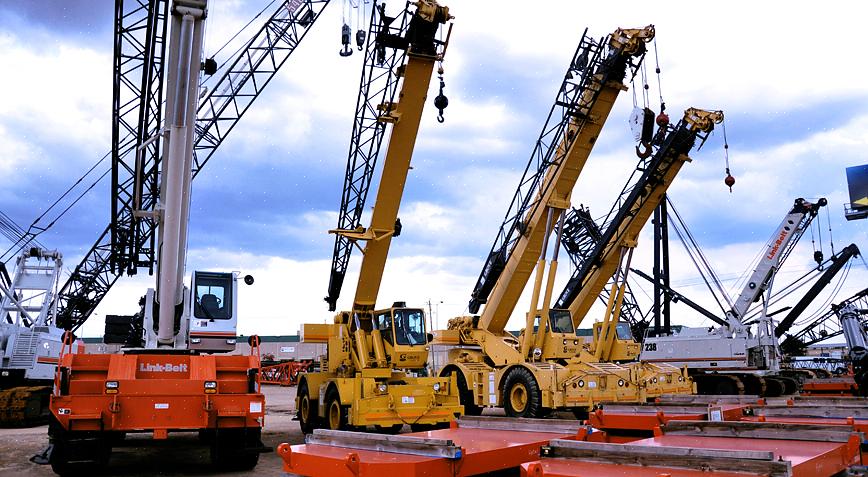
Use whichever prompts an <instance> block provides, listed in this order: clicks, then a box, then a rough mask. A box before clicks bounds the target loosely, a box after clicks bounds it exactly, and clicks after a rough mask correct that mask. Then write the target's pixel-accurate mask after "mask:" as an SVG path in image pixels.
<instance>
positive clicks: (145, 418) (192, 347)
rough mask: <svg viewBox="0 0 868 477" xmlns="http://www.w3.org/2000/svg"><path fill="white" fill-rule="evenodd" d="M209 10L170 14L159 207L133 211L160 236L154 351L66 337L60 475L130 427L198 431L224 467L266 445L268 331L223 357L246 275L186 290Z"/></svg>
mask: <svg viewBox="0 0 868 477" xmlns="http://www.w3.org/2000/svg"><path fill="white" fill-rule="evenodd" d="M207 13H208V3H207V0H174V2H173V4H172V8H171V10H170V17H169V23H171V29H170V38H169V42H168V44H167V49H168V54H169V56H168V63H167V64H166V65H167V68H166V71H165V74H166V90H167V97H166V102H165V110H164V111H163V123H162V127H161V130H162V131H164V133H163V134H165V137H164V139H163V144H162V150H161V151H160V153H161V158H160V159H162V160H158V161H155V162H157V163H159V164H160V165H161V169H162V170H161V172H160V174H159V176H158V179H159V182H158V184H157V185H156V186H155V189H154V190H156V191H159V196H158V197H156V198H155V199H156V200H155V201H154V203H152V205H151V208H149V209H143V208H141V207H143V206H144V204H143V203H141V202H136V203H135V204H134V210H133V213H134V215H137V216H139V217H142V218H146V220H149V221H152V222H153V223H152V225H153V226H155V227H156V229H157V232H158V233H157V237H158V249H159V255H158V261H157V284H156V285H157V286H156V289H153V288H152V289H149V290H148V291H147V294H146V296H145V300H144V301H143V303H142V311H141V312H140V315H139V316H140V317H141V319H142V320H143V332H144V335H145V336H144V338H145V347H144V348H139V349H125V350H123V352H122V353H121V354H85V353H81V352H79V351H78V350H73V337H72V336H73V335H72V332H69V331H68V332H66V333H64V339H63V347H62V348H61V354H60V357H59V360H58V366H57V372H56V374H55V378H54V388H53V391H52V395H51V401H50V410H51V414H52V417H51V420H50V423H49V440H50V443H51V445H52V449H51V451H50V455H49V457H48V461H49V463H50V464H51V466H52V468H53V470H54V471H55V472H56V473H58V474H61V475H64V474H69V473H83V472H87V471H89V470H91V469H92V468H93V467H101V466H104V465H105V464H106V463H107V461H108V458H109V456H110V454H111V449H112V443H113V442H114V441H115V440H116V438H115V436H117V435H118V434H122V433H126V432H149V433H152V435H153V437H154V438H155V439H166V438H167V437H168V434H169V432H170V431H173V432H174V431H179V430H183V431H194V432H195V431H198V432H199V433H200V435H202V436H203V437H204V438H205V439H206V440H208V441H209V442H210V445H211V460H212V462H213V463H214V464H216V465H218V466H220V467H229V468H238V469H250V468H253V467H255V466H256V464H257V462H258V460H259V453H260V452H262V451H263V450H265V447H264V446H263V444H262V442H261V430H262V425H263V418H264V396H263V394H262V393H261V391H260V387H259V378H258V376H259V366H260V363H259V352H258V338H257V337H252V338H251V339H250V345H251V350H252V352H251V354H250V355H233V356H227V355H223V356H218V355H215V354H213V353H221V352H227V351H232V350H234V349H235V344H236V327H237V320H238V308H237V303H238V290H237V287H238V285H237V281H238V278H239V277H238V274H237V273H235V272H228V273H226V272H213V271H194V272H193V273H192V279H191V282H190V286H189V287H187V286H185V285H184V274H185V260H184V251H185V249H186V247H187V228H188V223H189V207H190V193H191V189H190V181H191V180H192V174H193V167H192V163H193V150H194V137H195V134H194V133H195V128H196V116H195V115H196V109H197V108H196V106H197V102H198V99H199V94H198V93H199V77H200V70H207V69H208V68H209V67H208V66H207V64H205V63H203V62H202V56H203V54H202V48H203V37H204V24H205V19H206V17H207ZM139 164H141V162H139ZM114 166H115V168H119V167H120V164H118V163H115V164H114ZM141 172H143V171H142V170H141V169H138V170H137V173H141ZM114 175H115V176H117V175H118V174H117V171H116V173H115V174H114ZM135 182H136V183H138V184H142V183H143V182H142V179H141V177H138V176H137V177H136V180H135ZM115 252H116V253H120V251H118V250H115ZM244 282H245V283H247V284H252V283H253V279H252V277H250V276H247V277H245V278H244Z"/></svg>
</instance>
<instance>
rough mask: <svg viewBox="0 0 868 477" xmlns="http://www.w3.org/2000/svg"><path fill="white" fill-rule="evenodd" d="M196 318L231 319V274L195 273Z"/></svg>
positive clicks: (194, 312)
mask: <svg viewBox="0 0 868 477" xmlns="http://www.w3.org/2000/svg"><path fill="white" fill-rule="evenodd" d="M195 289H196V303H195V306H194V311H193V314H194V315H196V317H197V318H206V319H209V320H228V319H229V318H232V274H231V273H208V272H196V284H195Z"/></svg>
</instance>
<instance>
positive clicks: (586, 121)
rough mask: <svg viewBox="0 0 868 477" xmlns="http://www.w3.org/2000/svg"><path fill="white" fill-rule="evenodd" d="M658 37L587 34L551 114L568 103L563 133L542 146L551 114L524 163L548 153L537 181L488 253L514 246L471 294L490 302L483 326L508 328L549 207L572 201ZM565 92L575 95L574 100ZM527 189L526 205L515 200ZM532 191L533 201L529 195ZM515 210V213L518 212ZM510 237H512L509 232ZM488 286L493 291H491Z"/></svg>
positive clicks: (648, 31)
mask: <svg viewBox="0 0 868 477" xmlns="http://www.w3.org/2000/svg"><path fill="white" fill-rule="evenodd" d="M653 37H654V27H653V26H648V27H646V28H642V29H635V30H621V29H619V30H617V31H616V32H615V33H614V34H613V35H611V36H610V37H609V38H608V42H604V41H600V42H599V43H596V44H595V43H593V42H589V43H586V41H585V38H584V37H583V39H582V43H581V44H580V46H579V48H578V50H577V51H576V54H575V55H574V57H573V62H572V63H571V65H570V70H568V72H567V75H566V77H565V79H564V82H563V84H562V86H561V89H560V91H559V93H558V98H557V99H556V101H555V106H554V107H553V108H552V113H550V116H549V121H550V120H551V119H552V114H554V113H555V111H556V110H557V109H558V108H562V107H565V109H566V110H565V111H564V112H563V119H562V124H561V128H562V129H560V131H561V133H560V137H557V136H556V137H554V138H553V139H554V140H556V141H558V142H557V146H555V147H552V148H549V149H548V150H547V151H543V150H542V149H544V148H542V147H540V145H541V144H544V143H545V140H546V136H547V135H548V134H549V132H550V129H549V127H548V122H549V121H547V123H546V126H545V127H544V128H543V133H542V135H541V137H540V140H539V141H537V147H536V149H535V150H534V155H533V156H532V157H531V160H530V163H529V164H528V169H527V170H528V171H529V170H530V169H531V165H532V164H533V163H534V161H535V160H537V155H538V154H541V153H542V154H547V155H549V157H547V158H545V159H543V160H542V161H541V162H540V163H539V167H538V170H537V173H536V176H535V177H536V178H537V182H536V183H534V184H533V185H532V186H531V187H529V190H528V191H527V192H524V191H522V187H523V186H524V185H525V184H527V183H528V182H529V181H528V180H526V179H525V178H523V179H522V183H521V184H520V185H519V190H518V192H517V193H516V198H515V199H514V200H513V205H511V207H510V212H508V213H507V220H506V221H505V222H504V225H503V226H502V227H501V231H500V233H499V234H498V239H497V241H496V242H495V245H494V247H493V248H492V252H491V253H490V254H489V262H491V261H492V259H493V258H494V259H495V260H496V259H497V257H498V256H501V257H502V256H503V255H504V252H505V251H506V250H507V247H509V244H510V242H512V249H511V250H510V251H509V254H508V258H507V259H506V260H505V261H504V264H503V267H502V269H501V270H500V271H497V268H500V267H493V266H492V264H490V263H486V265H485V266H484V267H483V273H482V275H481V276H480V279H479V281H478V283H477V287H476V289H475V290H474V293H473V300H472V301H471V310H472V309H473V307H474V301H475V302H477V303H485V304H486V306H485V309H484V310H483V312H482V315H481V316H480V319H479V327H480V328H481V329H485V330H488V331H490V332H492V333H500V332H502V331H503V330H504V329H505V328H506V324H507V321H509V317H510V315H511V314H512V311H513V309H514V308H515V305H516V303H517V302H518V299H519V297H520V296H521V293H522V291H523V290H524V288H525V286H526V285H527V281H528V280H529V278H530V275H531V273H532V272H533V269H534V267H535V266H536V263H537V259H538V258H539V256H540V252H541V250H542V247H543V241H544V238H545V236H546V233H547V227H546V224H545V218H546V217H547V216H548V210H549V208H555V209H561V210H563V209H567V208H569V204H570V202H569V201H570V195H571V193H572V189H573V187H574V186H575V184H576V181H577V180H578V177H579V174H580V173H581V171H582V169H583V167H584V165H585V162H586V161H587V159H588V156H589V155H590V153H591V149H592V148H593V146H594V144H595V142H596V140H597V137H598V136H599V134H600V130H601V129H602V127H603V124H605V122H606V119H607V118H608V116H609V113H610V111H611V110H612V106H613V105H614V103H615V100H616V99H617V97H618V93H620V92H621V91H624V90H626V89H627V88H626V86H625V85H624V84H623V81H624V78H625V76H626V74H627V72H628V69H629V70H630V72H631V73H635V71H636V69H637V68H638V67H639V64H641V60H642V58H643V56H644V52H645V42H647V41H650V40H651V39H652V38H653ZM634 58H635V59H636V60H635V61H634ZM576 76H578V77H579V80H577V81H576V80H574V78H575V77H576ZM565 99H570V100H571V103H567V102H566V101H564V100H565ZM550 140H551V139H550ZM552 144H554V142H552ZM525 176H527V171H526V172H525ZM523 192H524V193H523ZM522 196H524V204H523V205H522V206H517V204H518V203H519V199H520V198H521V197H522ZM531 198H533V202H530V201H529V199H531ZM514 210H517V211H518V213H514V212H513V211H514ZM510 217H513V218H512V219H510ZM510 236H514V238H512V239H509V238H508V237H510ZM502 237H507V238H506V239H502ZM501 242H502V243H501ZM499 243H501V244H500V245H498V244H499ZM486 282H488V283H492V282H493V286H492V287H491V288H488V286H487V285H486ZM486 289H488V290H490V293H486V292H487V291H488V290H486ZM476 306H477V307H478V305H476Z"/></svg>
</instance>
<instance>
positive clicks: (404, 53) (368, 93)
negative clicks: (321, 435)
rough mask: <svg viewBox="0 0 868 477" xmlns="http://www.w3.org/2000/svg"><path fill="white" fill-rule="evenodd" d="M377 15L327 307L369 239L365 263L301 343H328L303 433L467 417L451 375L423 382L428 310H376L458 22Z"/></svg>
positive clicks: (386, 428) (418, 9) (305, 398)
mask: <svg viewBox="0 0 868 477" xmlns="http://www.w3.org/2000/svg"><path fill="white" fill-rule="evenodd" d="M411 5H413V6H415V8H414V9H411ZM373 10H374V12H373V16H372V17H371V35H370V36H369V41H368V43H367V49H366V53H365V66H364V67H363V72H362V80H361V88H360V91H359V99H358V103H357V108H356V113H357V116H356V123H355V125H354V129H353V137H352V141H351V145H350V155H349V160H348V165H347V176H346V178H345V183H344V194H343V198H342V206H341V214H340V222H339V227H341V226H342V225H344V226H346V224H349V227H347V228H339V229H336V230H332V231H330V232H331V233H334V234H336V236H337V237H336V239H335V253H334V257H333V261H332V264H333V266H332V273H331V277H330V282H329V296H328V297H327V298H326V301H327V302H328V303H329V308H330V310H332V311H333V310H334V308H335V304H336V301H337V296H338V294H339V292H340V288H341V285H342V283H343V277H344V273H345V272H346V264H347V263H348V261H349V251H350V250H351V247H352V246H358V242H359V241H363V242H364V243H365V245H364V249H363V250H362V253H363V257H362V264H361V270H360V272H359V279H358V284H357V285H356V293H355V297H354V299H353V305H352V309H351V310H349V311H342V312H338V313H337V314H336V315H335V317H334V320H333V323H331V324H310V323H306V324H304V325H303V326H302V329H301V341H302V342H304V343H326V344H327V345H328V355H327V356H326V357H324V358H323V359H322V360H321V366H320V367H321V371H319V372H310V373H305V374H304V375H303V376H302V377H301V378H300V381H299V385H298V391H297V398H296V409H297V413H298V414H297V415H298V420H299V423H300V425H301V429H302V431H303V432H304V433H306V434H309V433H311V432H312V431H313V430H314V429H317V428H326V429H332V430H338V429H348V428H365V427H366V426H369V425H372V426H375V427H376V428H377V429H378V430H379V431H381V432H388V433H396V432H399V431H400V430H401V428H402V427H403V426H404V424H409V425H410V427H411V428H412V429H414V430H420V429H428V428H431V427H434V426H442V425H446V424H448V423H449V422H451V421H452V420H454V419H455V418H456V417H458V416H460V415H461V412H462V407H461V403H460V398H459V395H458V388H457V383H456V382H455V380H454V379H449V378H438V377H426V372H425V367H426V363H427V359H428V341H429V338H428V333H426V330H425V315H424V311H423V310H422V309H421V308H413V307H408V306H407V305H406V303H404V302H395V303H394V304H393V305H392V306H391V307H390V308H387V309H382V310H377V309H376V301H377V295H378V292H379V288H380V284H381V281H382V278H383V270H384V267H385V265H386V258H387V255H388V252H389V246H390V244H391V240H392V238H393V237H397V236H398V235H399V234H400V231H401V225H400V221H399V220H398V209H399V206H400V203H401V198H402V195H403V191H404V185H405V183H406V181H407V173H408V171H409V169H410V161H411V159H412V155H413V148H414V146H415V142H416V136H417V133H418V129H419V123H420V121H421V118H422V110H423V108H424V104H425V99H426V97H427V92H428V87H429V83H430V81H431V76H432V73H433V70H434V66H435V63H436V62H439V61H442V60H443V56H444V54H445V51H446V48H447V45H448V42H449V36H450V35H449V33H447V34H446V39H445V40H443V41H440V40H438V39H437V35H438V32H439V31H440V29H441V27H442V25H445V24H446V23H447V22H448V21H449V20H450V19H452V18H453V17H452V15H451V14H450V12H449V9H448V7H445V6H441V5H439V4H438V3H437V2H436V1H434V0H421V1H418V2H413V3H410V2H408V4H407V7H406V8H405V9H404V10H403V12H402V13H401V14H400V15H399V16H397V17H390V16H388V15H386V13H385V6H384V5H383V4H379V5H376V4H375V5H374V9H373ZM449 29H450V32H451V24H450V28H449ZM440 74H441V82H440V95H439V96H438V99H436V100H435V106H436V107H437V108H438V109H439V110H440V117H439V118H438V119H440V120H442V115H443V108H445V107H446V101H445V96H443V80H442V70H440ZM399 83H400V85H399ZM396 93H397V99H396V97H395V94H396ZM378 101H379V102H378ZM371 115H373V116H371ZM388 124H391V125H392V128H391V132H390V133H389V142H388V147H387V150H386V155H385V159H384V161H383V170H382V177H381V179H380V185H379V188H378V190H377V197H376V202H375V205H374V210H373V212H372V215H371V225H370V226H369V227H367V228H364V227H361V226H359V225H358V224H359V222H358V221H359V220H360V217H361V211H362V208H363V207H364V200H365V195H366V194H367V187H368V185H369V184H370V180H371V174H372V172H373V169H374V162H375V161H376V156H377V153H378V151H379V144H380V142H381V141H382V139H383V136H384V135H385V129H386V125H388Z"/></svg>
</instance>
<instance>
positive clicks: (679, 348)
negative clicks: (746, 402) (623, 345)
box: [640, 198, 858, 396]
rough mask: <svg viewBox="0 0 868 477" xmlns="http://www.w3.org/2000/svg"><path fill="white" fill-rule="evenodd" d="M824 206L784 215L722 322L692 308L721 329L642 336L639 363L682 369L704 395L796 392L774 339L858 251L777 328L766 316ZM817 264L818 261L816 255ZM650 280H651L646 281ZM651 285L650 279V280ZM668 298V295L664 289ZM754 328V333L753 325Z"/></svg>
mask: <svg viewBox="0 0 868 477" xmlns="http://www.w3.org/2000/svg"><path fill="white" fill-rule="evenodd" d="M826 204H827V201H826V199H823V198H821V199H818V200H816V201H814V202H811V201H808V200H805V199H803V198H798V199H796V200H795V201H793V205H792V207H791V208H790V209H789V211H788V212H787V213H786V214H785V215H784V218H783V220H782V221H781V223H780V225H778V227H777V228H776V229H775V231H774V233H773V234H772V236H771V238H770V239H769V241H768V242H767V243H766V245H765V247H764V251H763V254H762V256H761V257H760V259H759V262H758V263H757V266H756V268H755V269H754V271H753V272H752V273H751V275H750V276H749V277H748V279H747V281H746V282H745V285H744V287H743V289H742V291H741V292H740V294H739V295H738V296H737V297H735V299H734V300H731V301H729V304H730V307H729V309H728V310H726V313H725V317H723V318H720V317H718V316H716V315H715V314H713V313H711V312H709V311H708V310H705V309H704V308H702V307H700V306H698V305H696V304H695V303H693V302H691V301H689V300H687V301H685V303H687V304H688V305H689V306H691V307H693V308H694V309H697V310H699V311H700V313H702V314H703V315H704V316H706V317H707V318H709V319H711V320H712V321H714V322H715V323H716V324H718V325H719V326H718V327H717V328H712V329H699V328H696V329H682V331H681V333H679V334H675V335H669V336H646V338H645V340H644V341H643V347H642V352H641V355H640V359H642V360H643V361H644V360H647V361H649V362H654V363H658V362H664V363H670V364H675V365H678V366H686V367H688V369H689V370H690V372H691V375H692V376H693V377H694V380H695V381H697V385H698V388H699V391H700V393H703V394H738V393H739V392H740V391H744V392H746V393H748V394H761V395H772V396H773V395H779V394H782V393H786V394H789V393H792V392H795V391H796V389H797V386H798V383H797V382H796V381H795V380H794V379H792V378H791V377H788V376H784V375H782V374H781V367H780V364H781V353H780V349H779V347H778V337H779V336H781V335H782V334H783V333H784V332H785V330H787V329H789V327H790V326H791V325H792V323H793V322H794V321H795V319H796V318H797V317H798V315H799V314H800V313H801V312H802V311H804V309H805V307H806V306H807V305H808V304H809V303H810V301H811V300H813V298H814V297H816V294H817V293H819V291H820V290H821V289H822V287H824V286H825V285H826V284H827V283H828V282H829V280H831V278H832V277H833V276H834V275H835V274H836V273H837V272H838V271H839V270H840V268H841V267H842V266H843V265H844V264H845V263H846V262H847V261H849V259H850V258H851V257H852V256H853V255H852V254H853V253H854V252H855V253H858V248H855V246H854V247H853V248H850V247H848V248H847V249H845V251H842V253H840V254H837V255H836V257H834V258H835V260H833V262H834V263H833V265H832V266H831V267H830V268H829V269H828V270H827V273H826V274H825V278H823V279H821V280H820V281H818V283H817V284H816V285H815V287H814V288H813V289H812V291H810V292H809V293H808V294H807V295H806V296H805V298H803V299H802V301H801V302H800V304H798V306H797V307H796V308H795V309H793V310H792V311H791V314H790V316H788V317H787V318H786V319H784V321H782V322H781V324H780V325H778V326H777V327H775V326H774V324H773V322H772V320H771V317H770V316H769V314H768V313H767V311H766V309H767V306H768V299H767V298H765V297H764V295H769V296H770V295H771V288H772V283H773V281H774V278H775V275H776V274H777V272H778V270H780V267H781V266H782V265H783V264H784V262H785V261H786V259H787V257H789V255H790V253H791V252H792V251H793V249H794V247H795V246H796V244H797V243H798V241H799V239H800V238H801V236H802V235H803V234H804V233H805V231H807V230H808V228H809V227H810V224H811V222H812V220H813V219H814V217H816V216H817V214H818V213H819V211H820V209H821V208H822V207H824V206H825V205H826ZM815 259H819V261H820V262H822V259H821V258H820V256H819V255H817V256H815ZM648 278H650V277H648ZM652 281H653V279H652ZM666 292H667V293H670V294H671V290H667V291H666ZM760 300H762V301H763V307H762V311H761V312H760V316H759V317H758V318H757V319H756V320H753V321H748V320H747V317H748V311H749V309H750V308H751V306H752V305H753V304H754V303H755V302H757V301H760ZM753 324H756V325H757V332H756V333H754V331H753V329H752V325H753Z"/></svg>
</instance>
